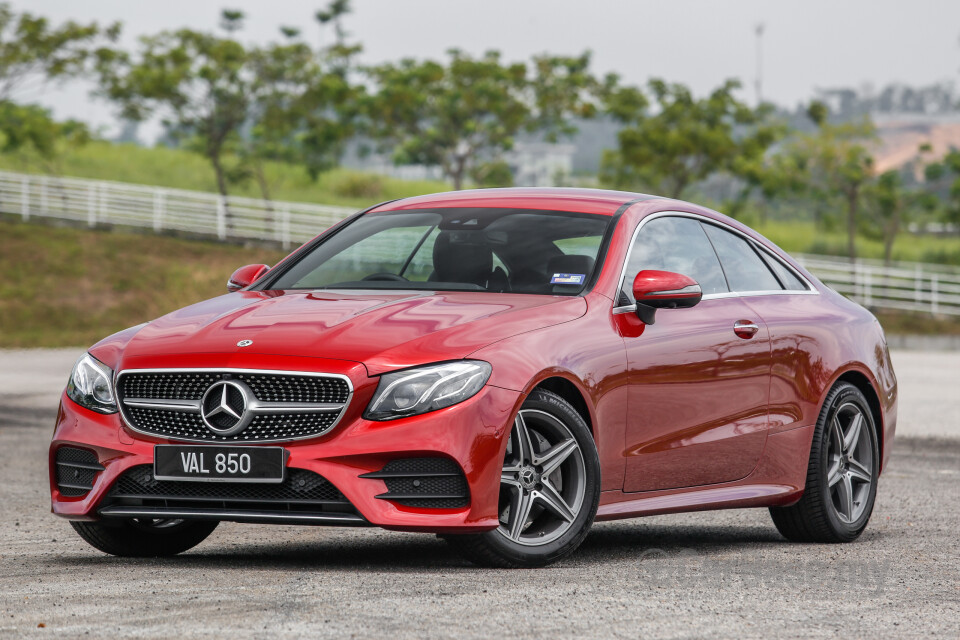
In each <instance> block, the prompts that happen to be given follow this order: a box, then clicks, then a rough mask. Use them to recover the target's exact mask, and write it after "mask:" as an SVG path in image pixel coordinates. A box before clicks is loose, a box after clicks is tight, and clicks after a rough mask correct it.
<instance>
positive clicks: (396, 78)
mask: <svg viewBox="0 0 960 640" xmlns="http://www.w3.org/2000/svg"><path fill="white" fill-rule="evenodd" d="M368 73H369V75H370V77H371V78H372V79H373V81H374V83H375V85H376V88H377V92H376V94H374V95H373V96H371V98H370V99H369V100H368V101H367V111H368V117H369V121H370V133H371V135H372V137H373V138H374V139H375V140H377V141H378V142H379V143H380V145H381V147H382V148H387V147H390V146H392V147H393V148H394V161H395V162H396V163H397V164H423V165H428V166H438V167H440V169H441V170H442V171H443V174H444V176H446V177H447V178H449V179H450V180H452V182H453V186H454V188H455V189H461V188H462V187H463V183H464V179H465V178H466V177H467V176H468V175H469V173H470V171H471V170H472V169H473V167H474V166H475V165H476V164H477V163H478V159H479V160H480V161H481V162H483V161H492V160H496V159H498V158H499V156H500V155H501V154H502V153H503V152H505V151H508V150H509V149H511V148H512V147H513V142H514V137H515V136H516V135H517V133H519V132H520V131H521V130H522V129H523V127H524V125H526V124H527V121H528V118H529V117H530V107H529V106H528V104H527V103H526V101H525V100H524V91H525V89H526V88H527V77H526V76H527V68H526V65H523V64H504V63H502V62H501V60H500V54H499V53H497V52H493V51H491V52H488V53H487V54H485V55H484V56H482V57H480V58H472V57H470V56H469V55H467V54H465V53H463V52H461V51H458V50H452V51H450V62H449V64H447V65H444V64H441V63H439V62H433V61H424V62H420V61H416V60H412V59H405V60H402V61H400V62H399V63H387V64H382V65H379V66H376V67H373V68H371V69H369V70H368Z"/></svg>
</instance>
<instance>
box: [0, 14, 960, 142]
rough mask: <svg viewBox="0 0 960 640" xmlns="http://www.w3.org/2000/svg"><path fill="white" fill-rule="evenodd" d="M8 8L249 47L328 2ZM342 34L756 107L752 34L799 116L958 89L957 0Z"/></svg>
mask: <svg viewBox="0 0 960 640" xmlns="http://www.w3.org/2000/svg"><path fill="white" fill-rule="evenodd" d="M12 4H13V6H14V8H16V9H21V10H28V11H31V12H35V13H41V14H45V15H47V16H49V17H50V18H51V19H53V20H55V21H61V20H64V19H67V18H72V19H75V20H83V21H89V20H98V21H102V22H108V21H114V20H119V21H121V22H123V23H124V42H125V44H128V45H132V44H133V43H134V41H135V38H136V36H139V35H142V34H145V33H152V32H156V31H158V30H160V29H165V28H176V27H181V26H190V27H192V28H196V29H216V28H217V23H218V16H219V11H220V9H221V8H223V7H229V8H239V9H242V10H243V11H244V12H245V13H246V14H247V20H246V26H245V28H244V30H243V31H242V32H241V34H240V35H241V37H242V38H243V39H245V40H250V41H258V42H264V41H268V40H273V39H277V38H278V35H277V34H278V30H277V29H278V27H279V26H280V25H291V26H299V27H301V28H302V30H303V34H304V36H305V37H307V38H316V39H319V37H320V33H319V31H318V29H317V25H316V23H315V22H314V21H313V19H312V15H313V12H314V10H315V9H316V8H318V7H321V6H323V5H324V4H325V1H319V2H305V1H303V0H268V1H261V0H224V1H223V2H213V1H211V0H163V1H162V2H158V1H147V0H82V1H78V0H29V1H24V0H13V2H12ZM352 4H353V7H354V12H353V14H352V15H351V16H349V17H348V19H347V21H346V26H347V29H348V31H349V32H350V33H351V35H352V36H353V38H354V39H355V40H359V41H360V42H362V43H363V45H364V48H365V53H364V56H363V61H364V62H379V61H383V60H390V59H396V58H400V57H404V56H413V57H434V58H436V57H440V56H442V55H443V52H444V51H446V50H447V49H448V48H451V47H459V48H461V49H464V50H466V51H468V52H471V53H475V54H476V53H481V52H483V51H485V50H487V49H499V50H500V51H502V52H503V54H504V56H505V57H506V58H507V59H518V60H519V59H526V58H529V56H531V55H533V54H536V53H542V52H551V53H570V54H573V53H578V52H580V51H582V50H585V49H589V50H591V51H592V52H593V55H594V58H593V59H594V69H595V70H596V71H599V72H607V71H616V72H618V73H619V74H620V75H621V76H623V78H624V79H626V80H627V81H630V82H634V83H642V82H644V81H645V80H646V79H647V78H649V77H651V76H659V77H663V78H666V79H668V80H671V81H678V82H683V83H686V84H688V85H690V86H691V87H692V88H693V89H694V91H696V92H698V93H704V92H706V91H708V90H710V89H711V88H713V87H715V86H716V85H718V84H719V83H721V82H722V81H723V80H724V79H726V78H730V77H738V78H741V79H742V80H743V81H744V92H743V95H744V97H746V98H748V99H749V100H751V101H753V100H754V99H755V96H756V94H755V91H754V88H753V83H754V80H755V77H756V71H755V69H756V38H755V35H754V29H755V27H756V25H757V24H758V23H763V24H764V25H765V36H764V38H763V94H764V97H765V98H767V99H770V100H773V101H775V102H778V103H780V104H784V105H788V106H792V105H794V104H796V103H797V102H800V101H803V100H806V99H808V98H809V97H810V96H811V95H812V93H813V91H814V89H815V88H817V87H835V86H853V87H858V88H859V87H864V86H867V85H871V86H873V87H876V88H879V87H882V86H884V85H886V84H887V83H890V82H904V83H908V84H911V85H923V84H930V83H933V82H939V81H943V80H950V81H955V80H958V79H960V0H912V1H907V0H766V1H763V0H722V1H721V0H714V1H707V0H660V1H658V2H654V1H648V0H642V1H641V0H632V1H628V0H619V1H618V0H592V1H584V0H579V1H578V0H483V1H475V0H353V2H352ZM21 99H30V100H34V101H38V102H42V103H44V104H46V105H48V106H50V107H52V108H53V109H54V111H55V113H56V115H57V116H58V117H75V118H80V119H83V120H87V121H89V122H92V123H94V124H97V125H109V124H110V123H111V122H112V118H111V108H110V107H109V106H108V105H104V104H102V103H96V102H94V101H92V100H91V99H89V98H88V97H87V87H83V86H79V83H73V84H72V85H67V86H63V87H47V88H45V89H44V90H42V91H41V92H37V93H34V94H31V95H29V96H22V97H21Z"/></svg>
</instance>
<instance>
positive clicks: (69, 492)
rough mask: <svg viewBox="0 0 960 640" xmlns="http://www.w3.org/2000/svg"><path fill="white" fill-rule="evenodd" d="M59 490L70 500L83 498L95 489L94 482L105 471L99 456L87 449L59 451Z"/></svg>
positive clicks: (61, 448) (68, 448)
mask: <svg viewBox="0 0 960 640" xmlns="http://www.w3.org/2000/svg"><path fill="white" fill-rule="evenodd" d="M56 462H57V489H59V491H60V494H61V495H64V496H66V497H68V498H75V497H77V496H82V495H85V494H86V493H88V492H89V491H90V490H91V489H93V480H94V478H95V477H96V476H97V474H98V473H99V472H101V471H103V465H102V464H100V462H99V461H98V460H97V454H95V453H94V452H92V451H87V450H86V449H75V448H73V447H60V448H59V449H57V459H56Z"/></svg>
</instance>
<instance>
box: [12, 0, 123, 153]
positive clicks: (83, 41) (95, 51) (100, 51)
mask: <svg viewBox="0 0 960 640" xmlns="http://www.w3.org/2000/svg"><path fill="white" fill-rule="evenodd" d="M119 32H120V26H119V24H113V25H109V26H107V27H101V26H100V25H98V24H97V23H95V22H94V23H89V24H79V23H77V22H72V21H68V22H64V23H63V24H60V25H52V24H50V21H49V20H47V19H46V18H43V17H39V16H34V15H31V14H29V13H26V12H24V13H19V14H18V13H15V12H14V11H13V9H11V7H10V5H9V4H7V3H0V153H17V152H33V153H34V154H35V155H36V156H37V157H39V158H40V160H41V161H42V162H49V161H51V160H52V159H53V158H54V156H55V155H56V153H57V151H58V149H59V148H60V146H61V143H64V142H65V143H68V144H81V143H83V142H85V141H86V140H88V139H89V136H90V133H89V130H88V129H87V128H86V127H85V126H84V125H82V124H81V123H79V122H76V121H73V120H68V121H66V122H56V121H55V120H54V119H53V117H52V116H51V115H50V112H49V111H48V110H47V109H44V108H42V107H38V106H35V105H24V104H18V101H21V100H23V99H24V98H25V97H26V96H28V95H29V94H30V93H31V92H32V91H35V90H36V89H37V88H39V87H40V86H41V85H42V84H43V83H44V82H47V81H50V80H57V79H59V78H63V77H76V76H78V75H82V74H85V73H87V72H88V71H89V70H90V63H91V60H93V59H95V58H97V57H98V56H106V55H108V52H109V51H110V50H109V48H108V44H109V42H110V41H112V40H114V39H116V37H117V36H118V35H119ZM47 168H49V166H48V167H47Z"/></svg>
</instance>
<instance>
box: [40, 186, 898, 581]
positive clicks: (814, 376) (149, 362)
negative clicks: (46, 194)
mask: <svg viewBox="0 0 960 640" xmlns="http://www.w3.org/2000/svg"><path fill="white" fill-rule="evenodd" d="M228 289H229V293H227V294H225V295H222V296H220V297H216V298H213V299H211V300H207V301H204V302H200V303H198V304H194V305H192V306H189V307H186V308H184V309H181V310H178V311H174V312H173V313H170V314H168V315H165V316H163V317H161V318H158V319H156V320H153V321H152V322H149V323H146V324H143V325H140V326H137V327H133V328H130V329H127V330H125V331H121V332H120V333H117V334H115V335H112V336H110V337H108V338H106V339H104V340H103V341H101V342H99V343H97V344H96V345H94V346H93V347H92V348H90V349H89V351H88V352H87V353H86V354H85V355H84V356H83V357H82V358H80V360H79V361H78V362H77V364H76V366H75V368H74V370H73V373H72V374H71V376H70V379H69V383H68V385H67V388H66V390H65V391H64V393H63V396H62V400H61V406H60V411H59V414H58V417H57V423H56V431H55V433H54V435H53V442H52V444H51V446H50V459H49V464H50V484H51V493H52V505H53V511H54V513H56V514H57V515H59V516H63V517H65V518H68V519H70V521H71V524H72V525H73V527H74V528H75V529H76V531H77V532H78V533H79V534H80V535H81V536H82V537H83V538H84V539H85V540H86V541H87V542H89V543H90V544H92V545H93V546H94V547H96V548H98V549H101V550H103V551H105V552H107V553H111V554H116V555H121V556H163V555H170V554H175V553H179V552H182V551H185V550H187V549H189V548H191V547H193V546H195V545H197V544H199V543H200V542H201V541H202V540H204V539H205V538H206V537H207V536H208V535H210V533H211V532H212V531H213V530H214V529H215V528H216V526H217V524H218V523H219V522H221V521H235V522H253V523H279V524H285V523H290V524H316V525H341V526H369V525H373V526H378V527H383V528H386V529H392V530H400V531H419V532H430V533H437V534H441V535H442V536H443V537H445V538H446V539H447V540H449V541H450V543H451V544H453V545H454V546H455V547H456V548H457V549H459V550H461V551H462V552H463V553H464V554H465V555H466V556H467V557H468V558H470V559H471V560H473V561H475V562H477V563H479V564H484V565H497V566H540V565H545V564H548V563H550V562H553V561H556V560H558V559H559V558H562V557H564V556H565V555H567V554H569V553H571V552H572V551H573V550H574V549H576V548H577V546H578V545H579V544H580V543H581V542H582V541H583V539H584V537H585V536H586V535H587V533H588V531H589V530H590V527H591V525H592V523H593V522H594V521H595V520H612V519H617V518H632V517H636V516H643V515H647V514H662V513H671V512H681V511H697V510H705V509H723V508H741V507H764V508H769V510H770V513H771V514H772V516H773V523H774V524H775V525H776V527H777V528H778V529H779V530H780V532H781V533H782V534H783V535H784V536H785V537H786V538H787V539H790V540H795V541H821V542H841V541H850V540H853V539H855V538H856V537H857V536H859V535H860V533H861V532H862V531H863V529H864V527H866V525H867V521H868V520H869V518H870V514H871V511H872V509H873V505H874V500H875V497H876V492H877V482H878V478H879V475H880V472H881V471H882V469H883V466H884V463H885V461H886V460H887V459H888V457H889V453H890V446H891V443H892V440H893V435H894V430H895V425H896V405H897V384H896V379H895V376H894V372H893V369H892V367H891V363H890V357H889V354H888V351H887V346H886V343H885V339H884V335H883V331H882V330H881V327H880V325H879V324H878V322H877V320H876V319H875V318H874V317H873V316H872V315H871V314H870V313H869V312H868V311H867V310H865V309H863V308H862V307H860V306H858V305H857V304H855V303H853V302H851V301H849V300H847V299H846V298H844V297H843V296H841V295H839V294H838V293H836V292H834V291H832V290H831V289H829V288H827V287H826V286H824V285H823V284H822V283H821V282H820V281H818V280H817V278H815V277H814V276H812V275H811V274H810V273H808V272H807V271H806V270H804V269H803V268H802V267H801V266H800V265H799V264H798V263H797V262H795V261H794V260H793V259H791V258H790V256H788V255H787V254H786V253H784V252H783V251H781V250H780V249H779V248H777V247H776V246H775V245H774V244H772V243H771V242H770V241H768V240H767V239H765V238H763V237H762V236H760V235H759V234H757V233H755V232H754V231H752V230H751V229H749V228H747V227H746V226H744V225H743V224H741V223H739V222H737V221H735V220H733V219H730V218H728V217H726V216H724V215H722V214H719V213H717V212H715V211H711V210H709V209H706V208H703V207H699V206H696V205H693V204H689V203H686V202H680V201H677V200H670V199H664V198H659V197H652V196H645V195H638V194H634V193H623V192H612V191H599V190H575V189H505V190H480V191H463V192H457V193H443V194H437V195H430V196H423V197H416V198H409V199H404V200H398V201H395V202H389V203H385V204H381V205H378V206H375V207H372V208H370V209H368V210H365V211H362V212H360V213H357V214H356V215H354V216H352V217H350V218H348V219H346V220H344V221H343V222H341V223H339V224H337V225H335V226H333V227H331V228H330V229H328V230H327V231H325V232H324V233H322V234H320V235H319V236H318V237H317V238H315V239H314V240H312V241H310V242H308V243H306V244H305V245H303V246H302V247H300V248H299V249H297V250H296V251H294V252H293V253H292V254H290V255H289V256H288V257H287V258H285V259H284V260H282V261H281V262H280V263H279V264H277V265H275V266H273V267H272V268H268V267H267V266H265V265H251V266H247V267H243V268H241V269H239V270H237V271H236V272H235V273H234V274H233V276H232V277H231V279H230V280H229V283H228Z"/></svg>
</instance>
